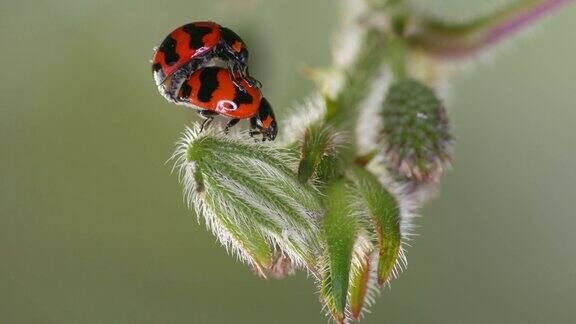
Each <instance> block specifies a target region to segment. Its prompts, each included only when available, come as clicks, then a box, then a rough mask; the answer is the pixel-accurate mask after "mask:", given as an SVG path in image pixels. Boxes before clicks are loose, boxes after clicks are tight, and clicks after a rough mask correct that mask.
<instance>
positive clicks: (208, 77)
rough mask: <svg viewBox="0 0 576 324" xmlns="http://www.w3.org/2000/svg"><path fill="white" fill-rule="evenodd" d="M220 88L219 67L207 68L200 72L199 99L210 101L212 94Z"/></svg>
mask: <svg viewBox="0 0 576 324" xmlns="http://www.w3.org/2000/svg"><path fill="white" fill-rule="evenodd" d="M216 89H218V68H210V67H208V68H205V69H203V70H202V72H200V89H199V90H198V100H200V101H202V102H209V101H210V100H211V99H212V94H213V93H214V91H216Z"/></svg>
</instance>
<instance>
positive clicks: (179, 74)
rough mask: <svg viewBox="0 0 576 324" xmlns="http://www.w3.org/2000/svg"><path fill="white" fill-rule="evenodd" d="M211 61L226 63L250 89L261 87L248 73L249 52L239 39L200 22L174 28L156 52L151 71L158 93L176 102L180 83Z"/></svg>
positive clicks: (214, 26)
mask: <svg viewBox="0 0 576 324" xmlns="http://www.w3.org/2000/svg"><path fill="white" fill-rule="evenodd" d="M214 58H220V59H222V60H223V61H225V62H226V64H228V68H229V69H230V71H231V72H232V73H233V75H235V76H236V75H237V76H238V78H241V79H246V80H247V81H248V82H249V84H250V86H251V87H259V86H260V84H259V82H258V81H257V80H255V79H253V78H251V77H250V76H249V74H248V66H247V63H248V50H247V48H246V44H245V43H244V41H242V39H241V38H240V36H238V35H237V34H236V33H235V32H233V31H232V30H230V29H228V28H225V27H222V26H220V25H218V24H217V23H214V22H210V21H200V22H193V23H189V24H186V25H183V26H180V27H178V28H176V29H175V30H173V31H172V32H171V33H170V34H168V36H166V38H164V40H163V41H162V43H161V44H160V46H159V47H158V48H157V49H156V50H155V52H154V57H153V58H152V71H153V73H154V80H155V82H156V86H157V87H158V90H159V91H160V93H161V94H162V95H163V96H164V97H165V98H166V99H167V100H168V101H170V102H176V93H177V91H178V88H179V87H180V84H181V83H182V81H184V80H185V79H186V78H187V77H188V76H189V75H190V74H191V73H193V72H194V71H196V70H197V69H199V68H201V67H203V66H206V65H207V64H208V63H209V62H211V61H212V60H213V59H214ZM234 81H235V82H237V80H234Z"/></svg>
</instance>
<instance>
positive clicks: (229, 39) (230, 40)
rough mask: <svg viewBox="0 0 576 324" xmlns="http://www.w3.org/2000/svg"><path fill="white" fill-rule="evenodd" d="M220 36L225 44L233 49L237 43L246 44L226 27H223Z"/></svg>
mask: <svg viewBox="0 0 576 324" xmlns="http://www.w3.org/2000/svg"><path fill="white" fill-rule="evenodd" d="M220 35H221V37H222V39H223V40H224V42H225V43H226V44H228V46H230V47H232V45H234V43H236V42H240V43H244V42H243V41H242V39H241V38H240V36H238V34H236V33H235V32H233V31H232V30H230V29H228V28H226V27H222V28H221V29H220Z"/></svg>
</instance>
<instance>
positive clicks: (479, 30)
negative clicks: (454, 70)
mask: <svg viewBox="0 0 576 324" xmlns="http://www.w3.org/2000/svg"><path fill="white" fill-rule="evenodd" d="M570 2H573V0H520V1H517V2H515V3H512V4H511V5H509V6H508V7H506V8H504V9H502V10H500V11H498V12H496V13H494V14H492V15H490V16H486V17H481V18H478V19H476V20H473V21H470V22H467V23H449V22H445V21H440V20H438V19H433V18H427V17H424V18H422V22H421V23H420V28H419V29H420V30H421V32H420V33H419V34H417V35H415V36H414V37H413V38H412V39H411V44H412V46H413V47H415V48H421V49H422V50H424V51H426V52H428V53H431V54H433V55H435V56H439V57H444V58H459V57H466V56H469V55H470V54H474V53H476V52H477V51H479V50H481V49H484V48H487V47H489V46H491V45H494V44H496V43H498V42H500V41H502V40H504V39H506V38H509V37H510V36H512V35H514V34H516V33H517V32H519V31H520V30H522V29H525V28H526V27H527V26H529V25H531V24H533V23H534V22H535V21H537V20H539V19H541V18H542V17H544V16H545V15H546V14H548V13H549V12H551V11H554V10H556V9H558V8H560V7H561V6H562V5H565V4H568V3H570Z"/></svg>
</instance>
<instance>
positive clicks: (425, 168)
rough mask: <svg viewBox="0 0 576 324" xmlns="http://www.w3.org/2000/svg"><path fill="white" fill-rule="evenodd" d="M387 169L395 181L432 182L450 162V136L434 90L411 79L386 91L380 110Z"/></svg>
mask: <svg viewBox="0 0 576 324" xmlns="http://www.w3.org/2000/svg"><path fill="white" fill-rule="evenodd" d="M382 117H383V119H384V127H383V130H382V133H381V134H382V140H383V141H384V144H385V147H386V150H385V157H386V164H387V167H388V169H389V170H390V171H391V172H392V174H394V175H395V176H397V177H398V178H401V179H405V180H414V181H417V182H426V181H432V182H435V181H437V180H438V179H439V177H440V176H441V175H442V173H443V172H444V169H445V168H446V167H447V166H449V165H450V162H451V146H452V142H453V136H452V134H451V133H450V123H449V120H448V116H447V115H446V111H445V109H444V107H443V106H442V103H441V102H440V100H439V99H438V98H437V97H436V95H435V94H434V91H433V90H432V89H430V88H429V87H428V86H426V85H424V84H422V83H420V82H418V81H415V80H411V79H403V80H399V81H397V82H396V83H394V84H393V85H392V86H390V88H389V89H388V94H387V96H386V100H385V101H384V105H383V108H382Z"/></svg>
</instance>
